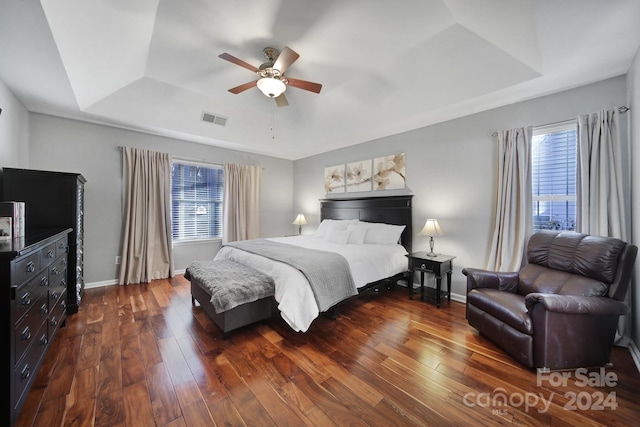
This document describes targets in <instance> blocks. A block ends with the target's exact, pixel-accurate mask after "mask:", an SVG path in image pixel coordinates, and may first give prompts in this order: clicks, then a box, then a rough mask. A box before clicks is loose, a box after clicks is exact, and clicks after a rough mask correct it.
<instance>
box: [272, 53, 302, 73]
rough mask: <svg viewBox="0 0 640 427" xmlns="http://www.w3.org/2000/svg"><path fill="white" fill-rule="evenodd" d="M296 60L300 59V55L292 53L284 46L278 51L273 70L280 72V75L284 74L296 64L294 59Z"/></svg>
mask: <svg viewBox="0 0 640 427" xmlns="http://www.w3.org/2000/svg"><path fill="white" fill-rule="evenodd" d="M298 58H300V55H298V53H297V52H294V51H293V50H292V49H290V48H289V47H287V46H285V47H283V48H282V50H281V51H280V55H278V58H277V59H276V62H274V64H273V68H275V69H276V70H278V71H280V74H284V72H285V71H287V68H289V67H290V66H291V64H293V63H294V62H296V59H298Z"/></svg>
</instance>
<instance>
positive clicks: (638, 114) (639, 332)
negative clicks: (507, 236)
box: [627, 51, 640, 368]
mask: <svg viewBox="0 0 640 427" xmlns="http://www.w3.org/2000/svg"><path fill="white" fill-rule="evenodd" d="M627 84H628V104H627V105H628V106H629V108H631V110H629V112H628V113H627V114H628V115H629V122H630V129H631V130H630V132H629V134H630V135H631V141H632V143H631V156H630V158H631V164H632V165H634V166H635V167H634V168H632V170H631V204H632V206H631V230H632V234H631V235H632V237H631V241H633V242H634V243H635V244H638V243H640V51H638V52H637V53H636V56H635V59H634V61H633V65H632V67H631V69H630V70H629V73H628V74H627ZM638 286H640V260H636V269H635V272H634V283H633V286H632V288H631V301H632V303H631V305H632V312H631V317H632V325H633V326H632V328H631V341H632V350H633V351H632V354H634V357H635V360H636V365H637V366H638V367H639V368H640V350H638V346H639V345H640V289H639V288H638Z"/></svg>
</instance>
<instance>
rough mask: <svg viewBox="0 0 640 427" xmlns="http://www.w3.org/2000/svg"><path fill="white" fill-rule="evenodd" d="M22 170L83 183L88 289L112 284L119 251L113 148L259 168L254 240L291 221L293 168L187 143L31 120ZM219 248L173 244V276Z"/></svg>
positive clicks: (37, 117)
mask: <svg viewBox="0 0 640 427" xmlns="http://www.w3.org/2000/svg"><path fill="white" fill-rule="evenodd" d="M30 121H31V126H30V129H31V135H30V154H31V155H30V158H29V164H28V167H29V168H32V169H45V170H54V171H65V172H75V173H81V174H82V175H83V176H84V177H85V178H86V179H87V183H86V184H85V205H86V207H85V281H86V282H87V287H92V286H96V285H105V284H112V283H117V281H116V278H117V266H116V265H115V257H116V255H118V254H119V252H120V222H121V215H122V204H121V197H122V182H121V176H122V154H121V151H120V150H119V149H118V147H119V146H128V147H136V148H146V149H152V150H156V151H162V152H169V153H171V154H172V155H173V156H176V157H182V158H188V159H194V160H203V161H207V162H210V163H217V164H223V163H227V162H232V163H242V164H252V165H257V166H261V167H262V168H263V170H262V178H263V179H262V184H263V185H262V197H261V234H262V235H263V236H264V237H271V236H281V235H285V234H290V233H291V232H292V231H293V229H294V226H292V225H291V222H292V221H293V218H294V216H293V211H292V204H293V202H292V201H293V198H292V197H293V196H292V194H293V186H292V173H293V163H292V162H291V161H289V160H282V159H277V158H273V157H268V156H261V155H254V154H249V153H244V152H240V151H234V150H228V149H224V148H218V147H212V146H208V145H203V144H196V143H190V142H185V141H180V140H176V139H171V138H164V137H159V136H155V135H150V134H145V133H140V132H132V131H128V130H123V129H117V128H112V127H107V126H101V125H95V124H90V123H84V122H79V121H76V120H67V119H62V118H57V117H53V116H47V115H42V114H31V117H30ZM219 246H220V242H219V241H208V242H205V243H194V244H177V245H175V246H174V252H175V253H174V264H175V268H176V270H178V271H181V270H184V269H185V268H186V266H187V265H188V264H189V263H190V262H192V261H195V260H201V259H210V258H212V257H213V256H214V255H215V254H216V252H217V250H218V248H219Z"/></svg>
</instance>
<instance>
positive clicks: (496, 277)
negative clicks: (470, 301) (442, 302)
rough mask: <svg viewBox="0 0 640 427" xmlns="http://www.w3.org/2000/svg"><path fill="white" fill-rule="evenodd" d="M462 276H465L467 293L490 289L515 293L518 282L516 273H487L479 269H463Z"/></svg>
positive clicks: (487, 271)
mask: <svg viewBox="0 0 640 427" xmlns="http://www.w3.org/2000/svg"><path fill="white" fill-rule="evenodd" d="M462 274H464V275H465V276H467V293H469V291H471V289H477V288H492V289H497V290H500V291H506V292H512V293H515V292H517V291H518V283H519V281H520V279H519V277H518V273H517V272H502V271H489V270H482V269H479V268H463V269H462Z"/></svg>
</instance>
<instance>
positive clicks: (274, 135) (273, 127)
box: [271, 106, 276, 140]
mask: <svg viewBox="0 0 640 427" xmlns="http://www.w3.org/2000/svg"><path fill="white" fill-rule="evenodd" d="M275 111H276V107H275V106H274V107H271V139H272V140H275V139H276V131H275V127H276V113H275Z"/></svg>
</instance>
